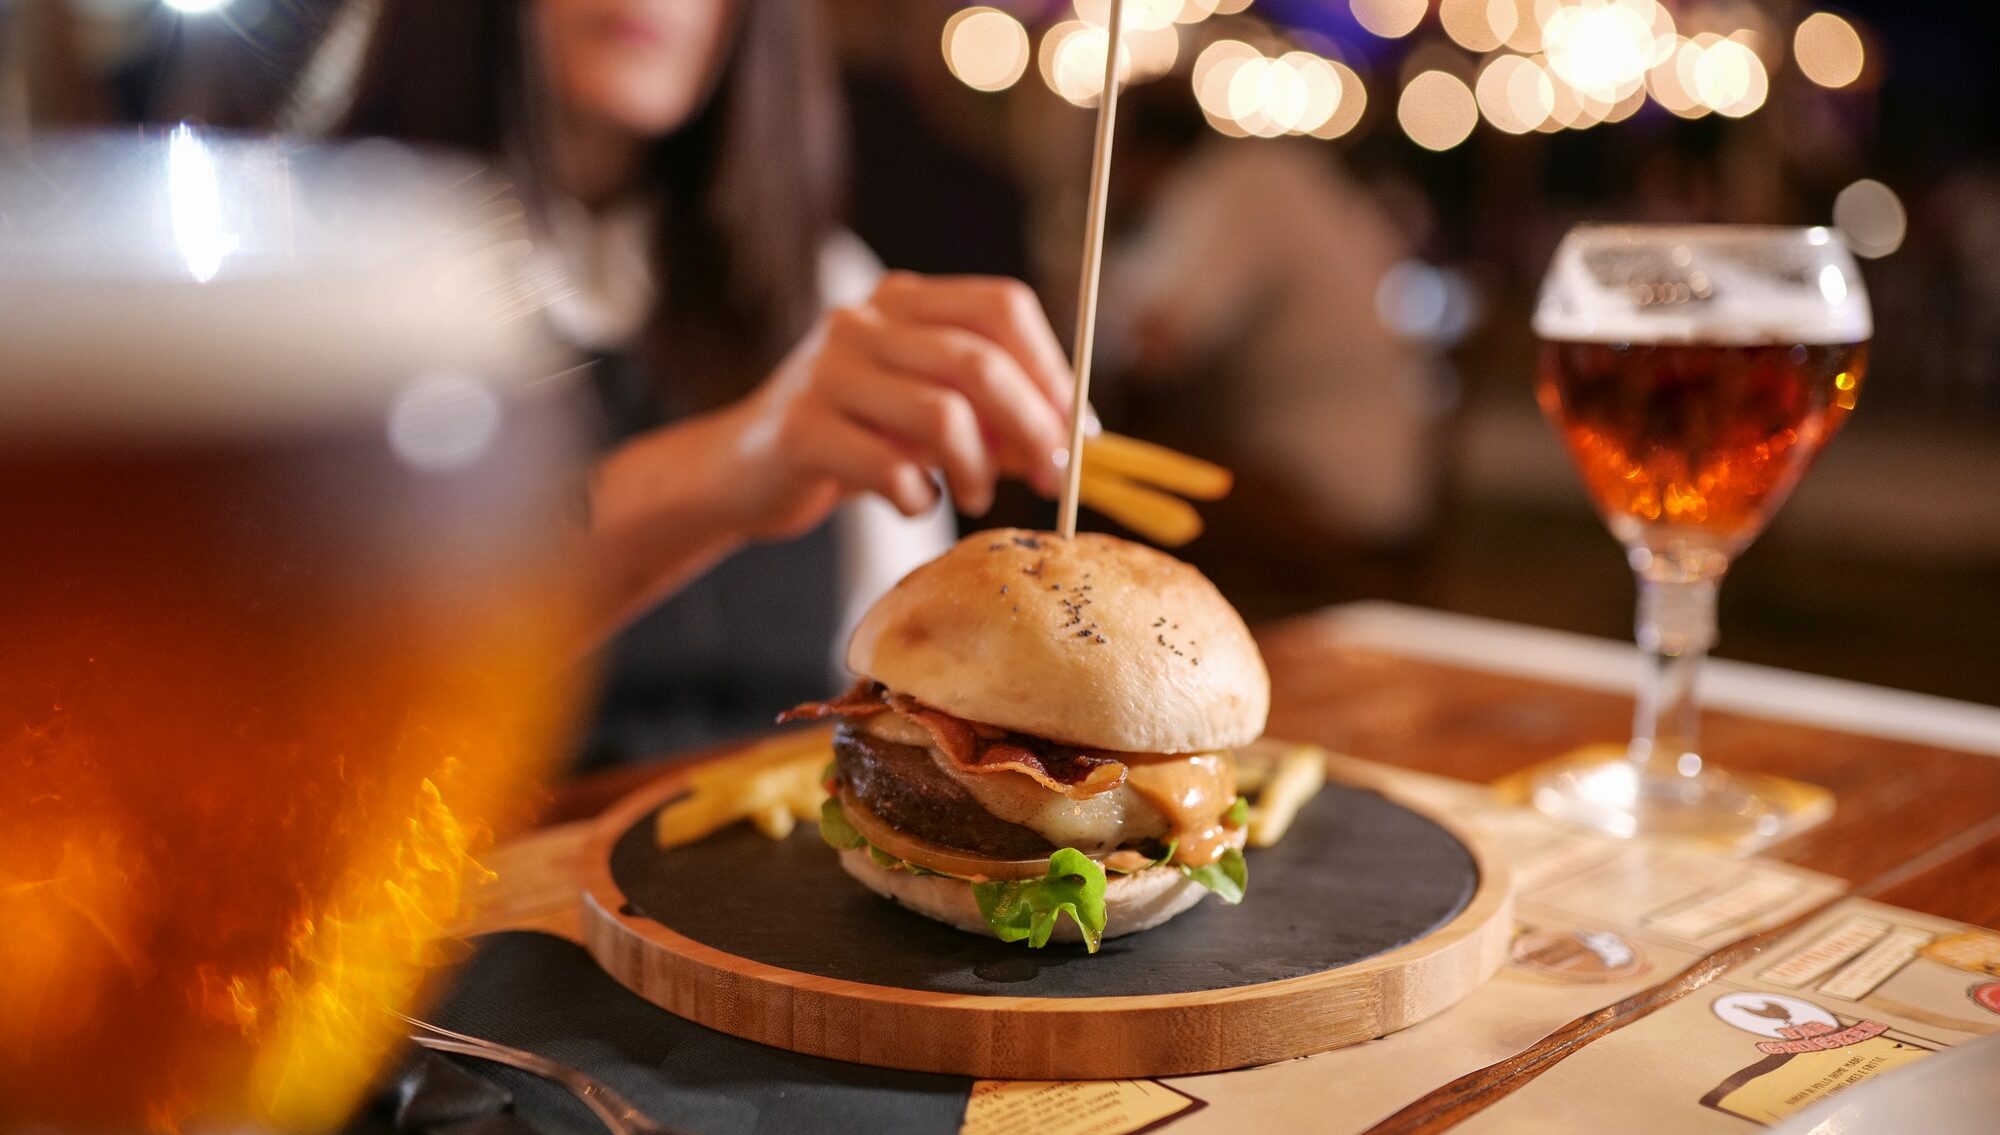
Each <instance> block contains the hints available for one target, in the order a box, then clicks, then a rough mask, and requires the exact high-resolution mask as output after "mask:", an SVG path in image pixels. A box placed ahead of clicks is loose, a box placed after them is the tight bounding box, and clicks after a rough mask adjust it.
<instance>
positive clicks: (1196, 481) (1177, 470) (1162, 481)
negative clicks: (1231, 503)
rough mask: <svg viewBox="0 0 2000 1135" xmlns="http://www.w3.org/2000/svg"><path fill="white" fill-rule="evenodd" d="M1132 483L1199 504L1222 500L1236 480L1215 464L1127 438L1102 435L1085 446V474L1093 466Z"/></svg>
mask: <svg viewBox="0 0 2000 1135" xmlns="http://www.w3.org/2000/svg"><path fill="white" fill-rule="evenodd" d="M1093 465H1094V466H1096V467H1097V468H1099V469H1102V470H1103V471H1104V472H1106V473H1115V474H1117V475H1118V476H1120V477H1123V478H1125V479H1126V480H1128V481H1137V482H1139V483H1140V484H1142V485H1151V486H1153V487H1154V488H1159V489H1165V490H1167V491H1168V492H1171V493H1178V494H1179V495H1181V496H1184V497H1193V498H1194V499H1196V500H1210V501H1212V500H1221V499H1222V498H1223V497H1226V496H1228V495H1229V490H1230V487H1231V486H1232V485H1233V484H1234V483H1235V477H1234V475H1232V474H1231V473H1230V472H1229V470H1227V469H1225V468H1223V467H1222V466H1220V465H1217V464H1216V463H1214V462H1213V461H1203V460H1202V459H1201V458H1199V457H1189V456H1188V455H1187V454H1185V453H1181V452H1178V451H1176V450H1172V449H1168V448H1167V447H1166V446H1164V445H1154V444H1153V443H1152V442H1150V441H1140V440H1139V439H1137V438H1130V437H1126V436H1124V435H1123V434H1114V433H1101V434H1098V435H1097V436H1096V437H1093V438H1088V439H1086V440H1085V441H1084V443H1083V471H1084V474H1085V475H1086V476H1088V475H1089V473H1090V469H1091V467H1092V466H1093Z"/></svg>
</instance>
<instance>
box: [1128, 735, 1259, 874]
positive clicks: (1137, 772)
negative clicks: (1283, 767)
mask: <svg viewBox="0 0 2000 1135" xmlns="http://www.w3.org/2000/svg"><path fill="white" fill-rule="evenodd" d="M1125 783H1126V785H1127V787H1128V788H1129V789H1130V790H1131V791H1132V792H1133V793H1135V794H1137V795H1138V796H1139V797H1140V798H1142V799H1144V800H1145V801H1146V802H1147V803H1148V804H1151V805H1152V806H1153V809H1154V810H1155V811H1157V812H1159V813H1160V815H1161V816H1163V817H1164V818H1165V819H1166V822H1167V833H1168V838H1170V839H1175V840H1178V841H1180V844H1179V848H1178V850H1176V851H1175V853H1174V862H1176V863H1179V864H1182V865H1184V866H1188V867H1206V866H1208V865H1209V864H1211V863H1213V862H1215V861H1216V860H1217V859H1219V858H1221V857H1222V853H1223V851H1224V850H1225V849H1226V848H1228V847H1229V845H1230V842H1231V841H1230V835H1231V832H1230V830H1229V829H1228V828H1227V827H1226V826H1224V825H1223V822H1222V814H1223V813H1224V812H1226V811H1228V810H1229V806H1230V805H1231V804H1232V803H1234V802H1235V800H1236V763H1235V762H1234V761H1233V760H1231V759H1230V757H1229V755H1228V754H1226V753H1196V754H1193V755H1191V756H1168V757H1157V758H1139V759H1135V760H1133V761H1131V762H1130V763H1129V764H1128V765H1127V768H1126V774H1125Z"/></svg>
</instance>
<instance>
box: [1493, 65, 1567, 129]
mask: <svg viewBox="0 0 2000 1135" xmlns="http://www.w3.org/2000/svg"><path fill="white" fill-rule="evenodd" d="M1473 95H1474V97H1475V98H1476V99H1477V100H1478V103H1479V112H1480V113H1481V114H1483V115H1485V116H1486V121H1488V122H1490V123H1492V124H1493V126H1494V127H1495V128H1496V129H1499V130H1503V131H1505V132H1507V133H1509V134H1526V133H1529V132H1530V131H1533V130H1535V129H1536V128H1538V127H1540V126H1541V125H1542V123H1544V122H1547V121H1548V120H1549V115H1550V114H1551V113H1553V112H1554V110H1555V105H1556V91H1555V84H1554V83H1553V82H1551V81H1550V79H1549V75H1548V72H1546V71H1544V70H1542V67H1541V65H1540V64H1538V63H1536V62H1535V61H1534V60H1532V59H1527V58H1524V57H1522V56H1519V55H1496V56H1494V57H1493V58H1492V59H1491V60H1490V61H1488V62H1487V64H1486V66H1485V68H1484V69H1482V70H1481V71H1480V72H1479V81H1478V82H1477V83H1476V84H1474V87H1473Z"/></svg>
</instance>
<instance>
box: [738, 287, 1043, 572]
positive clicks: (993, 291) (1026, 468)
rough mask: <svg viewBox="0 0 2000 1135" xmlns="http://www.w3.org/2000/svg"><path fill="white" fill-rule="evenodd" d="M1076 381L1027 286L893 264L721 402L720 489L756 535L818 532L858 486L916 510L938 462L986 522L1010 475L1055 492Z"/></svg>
mask: <svg viewBox="0 0 2000 1135" xmlns="http://www.w3.org/2000/svg"><path fill="white" fill-rule="evenodd" d="M1071 390H1072V379H1071V376H1070V371H1069V363H1068V362H1067V360H1066V359H1065V358H1064V357H1063V353H1062V348H1061V347H1060V346H1058V345H1057V343H1056V337H1055V334H1054V332H1052V331H1051V330H1050V329H1049V324H1048V320H1047V319H1046V318H1045V317H1044V316H1043V315H1042V309H1041V305H1040V304H1039V303H1038V302H1037V301H1036V299H1035V297H1034V293H1033V292H1031V291H1029V290H1028V288H1027V286H1026V285H1024V284H1021V283H1020V282H1018V281H1015V280H1008V279H999V278H989V277H971V276H960V277H924V276H917V275H912V274H909V273H902V272H898V273H891V274H890V275H889V276H888V277H886V278H885V279H884V280H883V281H882V284H881V286H880V287H878V288H877V289H876V290H875V294H874V295H873V296H872V297H870V299H869V300H868V302H867V303H864V304H861V305H858V306H855V307H849V308H840V309H838V310H835V311H833V312H832V313H830V314H829V315H828V316H827V317H826V318H825V319H824V320H822V321H821V323H820V325H819V327H817V328H816V329H815V330H814V332H813V334H812V335H810V336H808V337H807V339H806V340H805V341H804V342H803V343H801V344H800V345H799V348H798V349H797V350H796V351H794V352H793V353H792V356H791V357H790V358H789V359H787V360H786V361H785V363H784V364H783V365H781V366H780V367H779V368H778V370H777V372H776V373H775V374H773V375H772V376H771V378H770V379H769V380H768V381H767V382H765V384H764V385H763V386H762V387H760V388H759V389H758V390H757V391H756V392H755V393H754V394H752V395H751V396H750V397H749V398H748V399H746V400H744V401H743V402H741V403H739V404H737V405H736V406H734V407H731V408H730V409H729V410H726V411H724V416H725V417H726V418H728V419H730V421H731V424H732V425H733V426H734V430H733V432H734V434H735V438H736V451H735V453H733V454H731V455H729V457H730V459H729V460H727V461H725V462H724V466H725V468H727V469H728V475H727V476H726V477H725V478H724V479H723V481H722V482H721V483H720V484H719V485H718V488H719V489H720V491H721V492H722V494H723V499H725V500H727V501H730V502H732V503H733V505H734V508H735V509H736V511H737V512H738V514H739V516H740V517H741V518H742V523H743V525H744V528H745V530H746V531H748V532H750V533H751V534H752V535H755V536H760V537H776V536H786V535H792V534H795V533H798V532H801V531H805V530H807V529H810V528H811V527H813V526H814V525H816V524H818V523H819V522H820V521H821V520H822V519H824V518H825V516H826V514H827V512H828V511H829V510H830V509H832V507H833V506H834V505H835V504H836V503H837V502H838V501H840V500H841V499H844V498H845V497H848V496H852V495H854V494H856V493H862V492H872V493H876V494H879V495H881V496H882V497H884V498H886V499H888V500H889V501H890V502H891V503H892V504H894V505H895V506H896V507H897V508H898V509H899V510H901V511H902V512H903V513H904V514H906V515H911V516H914V515H917V514H919V513H921V512H924V511H926V510H928V509H929V508H930V507H931V506H932V505H934V504H935V503H936V502H937V489H936V486H935V483H934V481H933V477H932V473H933V471H936V472H941V473H942V474H943V476H944V480H945V483H946V485H947V486H948V487H949V489H950V492H951V497H952V500H953V502H954V503H955V504H956V506H957V507H958V509H959V510H960V511H962V512H966V513H971V514H974V515H977V514H979V513H983V512H985V511H986V510H987V509H988V508H990V507H991V506H992V504H993V493H994V485H995V482H996V481H997V480H998V479H999V478H1000V477H1003V476H1006V477H1013V478H1016V479H1019V480H1022V481H1026V482H1027V483H1028V484H1029V485H1031V486H1033V487H1034V488H1035V489H1036V490H1037V491H1039V492H1041V493H1042V494H1043V495H1045V496H1053V495H1055V493H1056V491H1057V490H1058V488H1059V486H1060V467H1059V466H1058V465H1057V463H1056V458H1057V453H1058V451H1059V450H1061V449H1062V447H1063V446H1064V445H1066V444H1067V441H1068V430H1069V427H1068V417H1069V402H1070V396H1071Z"/></svg>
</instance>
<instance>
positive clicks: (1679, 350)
mask: <svg viewBox="0 0 2000 1135" xmlns="http://www.w3.org/2000/svg"><path fill="white" fill-rule="evenodd" d="M1534 327H1535V334H1536V337H1537V338H1538V339H1540V341H1541V344H1542V346H1541V351H1540V357H1539V360H1538V364H1537V374H1536V390H1537V395H1538V397H1539V399H1540V401H1541V404H1542V409H1543V411H1544V412H1545V413H1546V414H1547V415H1548V418H1549V421H1550V422H1551V423H1553V424H1554V426H1555V428H1556V430H1557V432H1559V433H1560V434H1561V435H1562V439H1563V442H1564V444H1565V445H1566V446H1567V447H1568V448H1569V451H1570V456H1571V457H1572V458H1574V459H1575V461H1576V466H1577V470H1578V471H1579V472H1580V473H1581V474H1582V477H1583V483H1584V486H1585V488H1586V489H1587V490H1588V491H1589V494H1590V497H1591V499H1592V500H1593V501H1594V502H1595V504H1596V506H1597V510H1598V511H1599V512H1600V513H1602V514H1603V516H1604V519H1605V521H1606V523H1607V524H1608V525H1609V526H1610V528H1611V531H1612V534H1613V535H1615V536H1617V537H1618V539H1619V540H1620V541H1622V542H1623V543H1624V544H1625V547H1626V560H1627V562H1628V563H1629V564H1630V565H1631V567H1632V571H1633V575H1634V581H1635V582H1636V584H1637V585H1638V600H1639V601H1638V607H1637V618H1636V619H1635V620H1634V625H1633V632H1634V633H1633V637H1634V640H1635V642H1636V643H1637V645H1638V647H1639V651H1638V662H1639V682H1638V690H1637V697H1636V698H1635V699H1634V702H1633V712H1632V739H1631V743H1630V744H1629V745H1627V746H1626V749H1625V752H1624V754H1623V755H1622V756H1612V755H1607V754H1603V753H1593V752H1592V751H1591V750H1587V749H1586V750H1582V751H1579V752H1578V753H1577V754H1575V755H1573V756H1570V757H1565V758H1559V759H1557V760H1555V761H1551V762H1549V763H1548V764H1547V765H1544V766H1542V767H1541V768H1540V769H1538V770H1536V771H1534V772H1533V773H1531V774H1530V776H1529V787H1528V796H1529V800H1530V802H1531V803H1533V805H1534V806H1535V807H1536V808H1538V809H1540V810H1541V811H1543V812H1544V813H1546V814H1548V815H1551V816H1554V817H1557V818H1559V819H1564V820H1568V821H1571V822H1575V823H1579V824H1583V825H1586V826H1589V827H1593V828H1596V829H1598V830H1600V831H1605V832H1609V833H1611V834H1613V835H1618V836H1634V835H1642V834H1645V835H1675V836H1684V837H1691V838H1695V839H1701V840H1705V841H1709V842H1711V843H1713V844H1715V845H1717V846H1722V847H1729V848H1733V849H1735V850H1738V851H1742V852H1747V851H1751V850H1755V849H1756V848H1758V847H1762V846H1764V845H1766V844H1768V843H1771V842H1773V841H1775V840H1778V839H1782V838H1784V837H1785V836H1786V835H1787V834H1789V833H1791V832H1793V831H1796V830H1798V829H1799V828H1801V827H1803V826H1804V825H1807V824H1810V823H1813V822H1816V820H1817V818H1818V817H1817V815H1816V814H1815V813H1814V812H1813V811H1812V810H1811V809H1810V808H1809V807H1805V806H1803V805H1802V804H1801V802H1800V800H1799V799H1798V798H1797V797H1796V796H1795V795H1787V794H1784V793H1779V792H1773V791H1770V790H1769V789H1768V787H1766V786H1763V785H1760V784H1759V782H1757V781H1755V780H1753V779H1746V778H1744V777H1741V776H1737V775H1733V774H1731V773H1729V772H1728V771H1727V770H1724V769H1719V768H1716V767H1715V766H1714V765H1713V764H1711V763H1710V762H1709V761H1708V760H1707V759H1706V758H1705V757H1704V756H1703V754H1702V751H1701V743H1700V735H1701V710H1700V702H1699V694H1698V691H1699V690H1700V683H1699V675H1700V671H1701V664H1702V659H1703V658H1704V657H1705V656H1706V654H1707V653H1708V650H1709V648H1710V647H1711V646H1713V645H1714V643H1715V640H1716V594H1717V591H1718V589H1719V587H1720V586H1721V582H1722V579H1723V577H1724V575H1725V574H1726V573H1727V572H1728V570H1729V564H1730V562H1731V560H1732V559H1734V557H1735V556H1736V555H1737V554H1738V553H1740V552H1742V551H1743V550H1744V549H1745V548H1746V547H1748V545H1749V544H1750V541H1751V540H1753V539H1755V538H1756V536H1757V533H1758V532H1759V531H1761V530H1762V529H1763V527H1764V525H1765V523H1766V522H1768V521H1769V520H1770V518H1771V515H1772V513H1774V512H1776V511H1777V509H1778V508H1779V507H1780V506H1781V505H1783V504H1784V502H1785V498H1786V497H1787V496H1788V495H1790V493H1791V491H1792V489H1793V487H1794V486H1796V485H1797V484H1798V481H1799V478H1800V477H1802V476H1803V475H1804V474H1805V472H1806V468H1807V467H1808V466H1809V465H1810V464H1811V463H1812V459H1813V456H1814V454H1816V453H1817V452H1818V451H1819V449H1820V447H1821V446H1823V445H1825V444H1826V443H1827V441H1828V440H1829V439H1830V438H1831V437H1832V436H1833V434H1834V433H1835V431H1837V430H1838V429H1839V428H1840V425H1841V423H1842V422H1843V421H1845V420H1846V418H1847V415H1848V413H1849V412H1850V411H1852V410H1853V409H1854V404H1855V401H1856V399H1857V398H1858V397H1859V395H1860V392H1861V382H1862V377H1863V374H1864V372H1865V371H1866V369H1867V365H1868V341H1869V339H1870V338H1871V337H1872V336H1873V334H1874V317H1873V314H1872V313H1871V311H1870V309H1869V306H1868V294H1867V289H1866V286H1865V284H1864V282H1863V280H1862V277H1861V273H1860V270H1859V268H1858V267H1857V266H1856V264H1855V262H1854V258H1853V257H1852V256H1851V255H1850V254H1849V253H1848V251H1847V249H1846V247H1845V246H1844V245H1843V244H1842V243H1841V241H1840V238H1839V236H1838V234H1836V233H1834V232H1833V231H1832V230H1830V229H1827V228H1820V227H1814V228H1787V227H1780V226H1762V225H1643V224H1642V225H1578V226H1576V227H1575V228H1573V229H1571V230H1570V231H1569V233H1568V234H1567V235H1565V236H1564V237H1563V240H1562V243H1561V244H1560V245H1559V246H1557V248H1556V252H1555V255H1554V257H1552V258H1551V260H1550V262H1549V268H1548V272H1547V273H1546V274H1545V275H1544V277H1543V280H1542V289H1541V294H1540V296H1539V297H1538V299H1537V301H1536V305H1535V319H1534Z"/></svg>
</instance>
